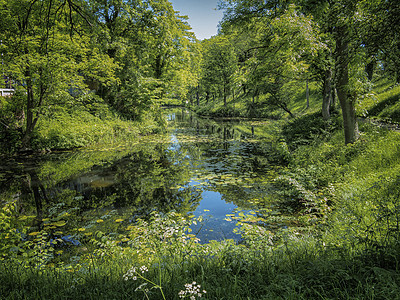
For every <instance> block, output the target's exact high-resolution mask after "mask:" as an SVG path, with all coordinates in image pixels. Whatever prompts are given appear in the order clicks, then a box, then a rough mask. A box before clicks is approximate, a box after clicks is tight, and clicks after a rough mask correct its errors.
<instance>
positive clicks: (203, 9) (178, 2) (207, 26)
mask: <svg viewBox="0 0 400 300" xmlns="http://www.w3.org/2000/svg"><path fill="white" fill-rule="evenodd" d="M169 1H170V2H171V3H172V5H173V6H174V9H175V10H177V11H179V12H180V15H186V16H188V17H189V20H188V22H189V24H190V26H191V27H192V30H193V32H194V33H195V34H196V37H197V38H198V39H199V40H202V39H208V38H210V37H211V36H213V35H216V34H217V26H218V22H219V21H220V20H221V19H222V15H223V13H222V11H219V10H215V8H216V7H217V2H218V0H169Z"/></svg>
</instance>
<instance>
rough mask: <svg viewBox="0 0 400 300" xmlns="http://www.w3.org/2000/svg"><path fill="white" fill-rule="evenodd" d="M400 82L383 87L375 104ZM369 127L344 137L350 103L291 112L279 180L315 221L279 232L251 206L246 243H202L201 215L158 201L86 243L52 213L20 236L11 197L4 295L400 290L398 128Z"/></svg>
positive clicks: (0, 288)
mask: <svg viewBox="0 0 400 300" xmlns="http://www.w3.org/2000/svg"><path fill="white" fill-rule="evenodd" d="M399 93H400V91H397V92H396V89H394V90H393V89H392V90H387V88H383V89H382V90H377V92H376V94H375V95H376V96H375V97H376V98H375V99H376V100H374V101H375V102H374V103H375V104H374V105H373V106H371V107H370V108H369V109H368V111H369V112H370V111H373V108H374V107H375V106H379V105H380V103H381V102H382V101H385V99H387V96H386V95H388V94H396V95H398V94H399ZM391 97H392V96H391ZM299 99H300V98H299ZM294 104H295V103H294ZM371 105H372V104H371ZM394 105H396V104H394ZM299 107H300V105H299ZM315 107H316V106H315ZM386 110H389V111H395V108H394V107H392V108H390V107H387V108H386ZM371 114H372V113H370V115H371ZM393 115H394V114H393ZM377 117H379V115H377ZM360 131H361V138H360V140H359V141H358V142H357V143H355V144H352V145H347V146H344V143H343V140H344V138H343V133H342V128H341V120H340V115H338V114H334V115H333V117H332V120H331V121H330V122H328V123H325V122H323V121H322V120H321V117H320V113H319V112H318V111H317V109H315V110H313V109H310V111H309V113H307V114H304V115H302V116H301V117H298V118H297V119H295V120H293V121H290V122H288V123H286V125H284V126H283V128H282V137H281V145H282V147H281V148H282V149H283V150H282V149H281V151H285V155H284V157H285V162H286V167H285V168H282V169H281V171H280V176H279V177H278V178H276V180H275V186H276V188H277V191H278V192H279V193H280V194H281V196H282V201H283V202H284V205H286V206H288V207H292V208H293V210H296V211H297V212H298V214H299V216H300V218H301V219H302V220H303V222H304V224H308V225H309V226H308V227H302V228H286V229H285V228H282V229H280V230H277V231H274V232H271V231H268V230H267V229H266V228H265V227H264V226H263V224H262V223H257V222H255V221H256V219H252V218H257V217H262V216H255V217H254V216H253V217H252V216H242V219H239V220H237V221H238V222H239V224H241V227H240V228H241V229H240V234H241V235H242V238H243V241H242V242H241V243H239V244H235V243H234V242H233V241H229V240H227V241H223V242H219V243H217V242H211V243H209V244H200V243H198V241H197V238H196V236H195V235H193V234H192V233H191V232H190V231H189V229H188V228H189V225H190V223H191V222H200V221H201V220H195V219H186V218H184V217H183V216H180V215H177V214H174V213H170V214H168V215H159V214H157V213H155V212H154V213H153V214H152V217H151V219H150V220H148V221H144V220H138V222H137V223H136V224H135V225H133V224H132V223H130V222H129V221H128V220H127V219H122V218H117V217H116V216H113V215H112V214H105V215H104V216H102V217H98V218H97V219H96V220H95V219H93V220H91V223H90V224H89V225H90V226H87V227H85V228H76V229H75V231H74V236H73V237H74V238H75V239H76V240H79V241H81V244H80V245H78V246H74V245H71V244H69V245H67V246H54V245H52V244H50V241H49V235H48V233H47V232H48V230H50V229H48V228H50V227H52V226H53V227H54V226H55V227H57V226H59V227H60V228H61V227H63V226H64V225H63V224H60V223H57V222H60V221H59V220H57V219H54V220H51V221H48V224H49V225H48V226H49V227H47V229H46V226H45V227H44V228H43V229H42V230H40V231H38V232H33V233H32V232H31V233H27V235H29V236H30V238H29V239H28V241H27V242H23V244H24V245H21V235H20V234H19V233H18V232H16V231H15V228H16V225H17V223H16V221H15V218H14V216H15V215H16V214H17V212H14V211H13V206H12V205H9V206H6V207H3V209H2V211H1V218H0V220H1V221H0V222H2V223H1V224H0V225H2V227H3V228H5V229H4V230H3V231H2V233H1V234H2V236H1V239H0V246H1V249H2V250H1V251H2V252H1V253H2V258H1V262H0V281H1V285H0V296H1V297H2V298H4V299H182V298H186V299H198V298H204V299H399V295H400V272H399V268H400V265H399V261H400V230H399V229H400V228H399V224H400V205H399V198H400V176H399V174H400V155H399V152H400V146H399V145H400V134H399V133H398V132H396V131H393V130H389V129H387V128H385V127H384V126H376V125H373V124H370V123H361V124H360ZM128 214H129V213H128ZM22 221H23V220H19V222H20V223H19V224H21V222H22ZM267 221H268V220H267ZM110 231H112V232H110ZM60 243H61V241H60ZM60 251H61V252H60ZM199 285H200V286H199ZM200 294H201V297H200ZM191 297H192V298H191Z"/></svg>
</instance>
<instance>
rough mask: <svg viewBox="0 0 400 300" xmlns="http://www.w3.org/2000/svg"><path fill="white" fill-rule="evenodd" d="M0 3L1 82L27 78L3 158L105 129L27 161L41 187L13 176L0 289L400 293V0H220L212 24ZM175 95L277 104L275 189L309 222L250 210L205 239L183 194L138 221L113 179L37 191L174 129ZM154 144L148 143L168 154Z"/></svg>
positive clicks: (218, 295) (4, 120)
mask: <svg viewBox="0 0 400 300" xmlns="http://www.w3.org/2000/svg"><path fill="white" fill-rule="evenodd" d="M0 6H1V7H2V9H1V10H0V53H1V57H2V64H1V66H2V70H1V71H2V76H1V79H0V88H2V89H3V88H7V90H13V95H12V96H11V97H0V153H1V155H2V156H1V158H2V159H3V158H4V161H6V160H7V158H8V157H9V156H13V158H15V157H16V158H18V157H19V156H20V155H21V153H29V154H33V156H35V155H36V154H37V153H40V152H45V153H47V152H49V151H52V150H54V149H76V148H79V149H87V148H86V147H97V146H99V147H103V146H104V151H103V152H102V153H100V154H99V155H98V156H96V157H93V158H92V157H90V155H87V156H85V155H79V154H77V155H76V157H74V158H73V159H74V162H76V163H75V165H73V166H72V167H70V168H69V169H68V167H65V168H66V169H67V170H66V171H65V173H62V172H58V169H59V168H61V167H63V168H64V166H61V165H60V164H58V162H57V161H52V162H50V163H49V164H47V165H45V166H44V168H43V169H42V170H40V171H41V172H42V174H39V175H38V174H37V173H35V171H32V169H30V168H29V167H28V168H26V169H24V170H23V172H24V174H23V176H21V177H18V180H19V179H21V182H22V185H21V186H23V184H24V185H25V186H24V187H22V188H26V189H27V190H29V191H28V193H26V194H28V197H27V198H23V197H22V196H21V195H22V188H20V187H16V186H15V185H12V184H10V182H9V181H7V180H4V181H3V180H1V181H0V188H1V190H0V191H1V194H0V196H1V198H0V298H1V299H155V300H158V299H168V300H169V299H190V300H192V299H200V298H201V299H229V300H233V299H400V296H399V295H400V133H399V131H398V129H397V128H398V124H400V101H399V100H400V85H399V83H400V55H399V49H400V46H399V45H400V34H399V33H400V25H399V24H400V2H399V1H395V0H387V1H380V0H351V1H350V0H331V1H323V0H321V1H314V0H302V1H295V0H293V1H292V0H290V1H280V0H276V1H270V0H267V1H249V0H232V1H220V4H219V8H220V9H222V10H223V11H224V17H223V19H222V20H221V23H220V30H219V33H218V34H217V35H216V36H213V37H211V38H210V39H205V40H203V41H199V40H197V39H196V37H195V34H194V33H193V32H192V31H191V28H190V26H189V24H188V22H187V17H186V16H181V15H180V14H179V12H177V11H175V10H174V8H173V6H172V4H171V3H170V2H169V1H167V0H137V1H136V0H135V1H111V0H105V1H100V0H88V1H83V0H76V1H75V0H74V1H69V0H68V1H64V0H23V1H21V0H0ZM163 104H167V105H182V106H183V107H186V108H188V109H190V110H192V111H194V112H195V113H197V114H198V115H200V116H206V117H208V118H227V117H228V118H250V119H252V120H256V121H254V122H259V120H264V119H269V120H271V119H272V120H277V121H276V122H277V123H278V124H279V133H278V135H277V136H276V137H275V136H274V138H275V139H274V141H273V142H270V143H268V145H266V146H265V148H266V153H268V155H269V154H271V157H266V159H265V161H266V163H265V164H266V165H267V167H269V165H272V163H271V164H270V161H269V159H271V161H272V160H273V163H274V164H276V165H279V168H277V169H278V170H277V174H278V176H276V177H274V178H273V190H274V192H275V193H276V195H277V196H279V199H280V200H279V201H280V202H281V203H280V205H281V206H284V207H286V208H287V209H288V210H291V211H292V212H294V213H295V214H296V216H298V221H297V225H298V226H293V227H289V228H284V227H282V228H278V229H276V230H269V228H268V226H265V224H266V223H268V217H270V215H268V214H267V215H266V216H263V215H245V214H241V215H240V214H239V216H236V217H235V218H233V217H232V220H233V221H235V222H237V223H238V225H240V226H238V234H240V236H241V238H242V240H241V241H240V242H239V243H235V242H234V241H233V240H223V241H221V242H216V241H210V242H209V243H205V244H202V243H200V242H199V240H198V238H197V237H196V235H195V233H193V232H191V231H190V228H189V227H190V224H192V223H197V224H201V222H202V220H201V218H192V217H188V216H186V215H180V214H178V213H176V212H174V211H171V212H168V213H164V214H162V213H160V212H157V211H151V212H149V214H150V216H149V217H148V218H147V219H135V220H134V221H135V222H129V221H130V220H129V217H128V216H129V213H130V212H129V211H127V212H126V216H127V217H126V218H125V217H121V215H120V214H118V208H116V209H113V210H102V209H100V208H99V207H97V206H96V205H97V201H101V200H104V202H105V203H113V202H112V199H111V198H112V195H111V196H110V199H109V198H106V199H100V200H99V198H93V199H94V200H93V199H92V200H93V201H92V202H91V203H86V202H85V201H83V199H84V197H79V196H76V195H75V194H74V192H72V191H71V192H70V191H62V192H60V193H58V194H55V195H56V197H57V199H56V201H55V202H56V203H46V204H45V205H42V203H39V202H38V201H36V200H37V199H36V198H35V197H36V196H38V195H39V194H40V193H42V194H44V190H45V188H44V187H41V186H40V185H39V186H36V187H35V190H33V189H32V186H33V185H31V183H32V182H34V181H35V180H37V179H39V176H47V175H48V174H54V176H55V178H54V181H57V182H61V181H62V180H63V179H65V178H66V177H67V176H70V175H71V174H72V175H73V174H76V173H79V172H81V171H82V170H86V169H90V168H91V167H92V166H94V165H96V164H100V163H101V162H102V160H103V157H106V156H107V155H111V154H110V153H107V149H111V148H113V147H117V146H118V145H120V144H121V143H122V144H124V143H125V144H127V145H129V144H130V143H134V144H135V143H137V144H139V145H140V138H144V136H151V135H152V134H154V133H158V132H163V131H164V130H165V129H166V126H167V124H166V120H165V119H164V118H163V117H162V113H161V109H160V107H161V105H163ZM358 118H359V119H360V118H361V119H367V120H371V122H358ZM274 132H275V131H274ZM266 134H268V133H266ZM274 134H275V133H274ZM149 144H150V145H144V146H143V147H144V148H145V149H139V150H140V151H141V152H140V154H139V155H138V157H137V160H139V159H142V158H144V159H146V162H149V164H150V165H151V163H153V162H155V161H157V162H163V163H165V164H168V163H169V162H168V158H167V157H166V156H165V155H164V153H162V151H156V150H158V149H156V150H155V149H153V148H154V147H153V148H152V144H151V143H149ZM165 144H166V143H165ZM165 144H164V146H165ZM141 146H142V145H141ZM160 148H161V147H160ZM142 150H143V151H142ZM162 150H163V149H162ZM262 150H264V149H262ZM88 151H90V150H88ZM124 151H126V152H129V149H125V150H121V152H120V153H118V154H116V155H115V156H113V158H115V159H119V158H120V157H122V156H123V155H124V154H125V152H124ZM77 152H79V151H77ZM110 152H111V151H110ZM262 153H264V152H262ZM103 155H104V156H103ZM163 155H164V156H163ZM268 155H265V156H268ZM15 161H16V163H17V164H18V160H17V159H16V160H15ZM263 162H264V161H263ZM135 163H136V161H133V163H132V165H133V166H136V165H135ZM151 166H152V167H154V172H155V173H156V172H157V171H159V169H157V168H158V166H159V165H158V164H157V163H154V164H152V165H151ZM169 167H171V168H172V167H176V168H178V166H175V165H169ZM179 167H180V168H181V169H180V171H181V172H182V173H184V172H185V166H184V165H183V166H179ZM262 167H265V166H264V165H262ZM21 168H22V169H23V168H24V167H23V166H21ZM175 170H176V169H175ZM175 170H174V171H170V172H169V173H168V174H166V176H165V178H164V179H165V180H166V181H168V180H170V181H173V180H174V179H175V177H174V174H175ZM134 171H135V169H134V170H133V171H132V172H130V173H129V174H126V173H127V172H126V170H125V169H124V168H122V170H121V172H120V173H121V174H120V175H121V177H124V176H125V175H126V178H124V179H125V181H121V182H123V183H125V184H126V183H127V182H128V183H130V182H131V181H133V180H134V178H135V175H136V174H135V173H134ZM157 174H161V175H160V176H163V175H164V174H162V173H157ZM178 175H179V174H178ZM1 176H3V175H1ZM274 176H275V173H274ZM1 179H3V178H1ZM37 181H39V182H40V180H37ZM137 182H139V184H138V186H139V188H141V187H142V186H141V185H140V184H142V183H141V182H140V181H137ZM137 182H135V184H136V183H137ZM147 183H148V182H147ZM96 184H98V185H99V186H102V185H107V184H108V183H107V182H97V183H96ZM188 195H189V196H188ZM188 195H186V196H188V197H191V196H190V194H188ZM53 196H54V195H53ZM128 196H131V195H127V197H128ZM45 197H46V195H44V198H45ZM258 200H260V201H263V202H265V203H268V201H272V200H271V199H270V198H269V197H268V196H265V198H263V199H258ZM35 201H36V202H35ZM108 201H109V202H108ZM150 202H151V201H150ZM151 203H153V202H151ZM188 203H189V202H186V204H188ZM180 204H181V203H178V205H180ZM189 204H190V203H189ZM82 207H83V208H82ZM88 207H90V208H92V207H95V208H98V210H96V212H92V211H89V209H87V210H85V208H88ZM154 210H155V209H154ZM88 211H89V212H88ZM85 213H87V214H85ZM131 215H132V214H131ZM78 218H81V219H83V220H84V221H85V222H86V223H85V224H87V225H85V226H84V227H82V226H81V223H79V222H78ZM264 218H265V219H264Z"/></svg>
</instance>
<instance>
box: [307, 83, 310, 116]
mask: <svg viewBox="0 0 400 300" xmlns="http://www.w3.org/2000/svg"><path fill="white" fill-rule="evenodd" d="M306 99H307V107H306V109H309V108H310V90H309V88H308V78H307V80H306Z"/></svg>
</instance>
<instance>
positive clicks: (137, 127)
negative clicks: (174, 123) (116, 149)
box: [0, 94, 166, 154]
mask: <svg viewBox="0 0 400 300" xmlns="http://www.w3.org/2000/svg"><path fill="white" fill-rule="evenodd" d="M0 100H1V101H2V102H1V105H0V108H2V115H1V116H0V117H1V118H2V120H3V123H4V124H3V125H6V126H2V127H0V137H1V138H2V142H1V143H0V152H2V153H8V154H10V153H14V152H15V151H16V150H18V149H19V148H20V147H21V140H22V132H23V130H22V128H23V122H24V119H23V117H22V119H21V120H20V121H18V122H17V121H15V120H14V119H15V118H11V116H13V115H14V113H15V111H16V110H17V108H16V105H17V103H16V101H17V100H18V98H16V100H15V99H14V98H10V99H8V98H3V97H2V99H0ZM78 100H79V101H78ZM78 100H76V102H75V103H73V104H69V105H65V104H64V105H62V106H61V105H60V106H57V105H56V106H53V107H51V109H49V110H48V111H46V112H45V113H44V114H43V115H42V116H41V117H40V118H39V120H38V123H37V126H36V129H35V132H34V135H33V137H32V139H31V148H32V150H33V151H43V150H61V149H74V148H79V147H88V146H93V145H98V144H104V145H115V144H119V143H126V142H128V141H135V140H137V139H138V137H139V136H143V135H148V134H152V133H156V132H159V131H161V130H163V129H165V126H166V123H165V120H164V119H163V117H162V113H161V111H160V110H159V109H158V108H152V109H150V110H148V111H145V112H142V114H141V116H140V117H138V118H137V119H136V120H127V119H125V118H124V117H122V116H121V115H120V114H118V113H116V112H114V111H113V110H112V109H111V108H110V107H109V106H108V105H107V104H106V103H105V102H104V101H103V100H102V99H100V98H99V97H96V96H91V95H90V94H89V95H87V96H86V97H84V96H82V97H81V98H79V99H78ZM7 115H8V116H9V118H7V117H6V116H7ZM4 120H6V121H4Z"/></svg>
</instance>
